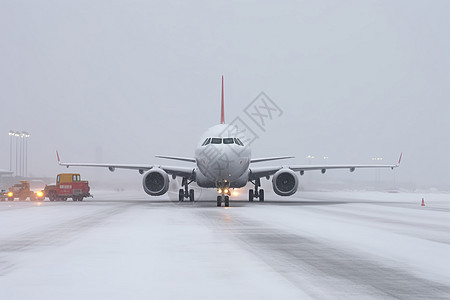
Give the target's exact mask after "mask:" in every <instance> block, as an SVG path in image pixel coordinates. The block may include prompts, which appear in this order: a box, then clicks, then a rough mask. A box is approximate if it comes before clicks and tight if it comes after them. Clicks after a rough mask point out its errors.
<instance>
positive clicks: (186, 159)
mask: <svg viewBox="0 0 450 300" xmlns="http://www.w3.org/2000/svg"><path fill="white" fill-rule="evenodd" d="M155 156H156V157H159V158H165V159H173V160H181V161H187V162H193V163H195V158H188V157H178V156H166V155H155Z"/></svg>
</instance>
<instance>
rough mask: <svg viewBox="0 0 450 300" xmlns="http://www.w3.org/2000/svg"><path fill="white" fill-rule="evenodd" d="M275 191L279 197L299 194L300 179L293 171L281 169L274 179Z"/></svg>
mask: <svg viewBox="0 0 450 300" xmlns="http://www.w3.org/2000/svg"><path fill="white" fill-rule="evenodd" d="M272 186H273V191H274V192H275V193H276V194H277V195H279V196H290V195H293V194H295V192H297V188H298V177H297V174H295V172H294V171H292V170H291V169H281V170H279V171H278V172H276V173H275V174H274V175H273V177H272Z"/></svg>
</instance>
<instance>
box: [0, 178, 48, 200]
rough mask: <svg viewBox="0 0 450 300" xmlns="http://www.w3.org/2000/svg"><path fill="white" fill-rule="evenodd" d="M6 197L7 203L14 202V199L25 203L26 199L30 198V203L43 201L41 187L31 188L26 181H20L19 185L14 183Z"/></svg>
mask: <svg viewBox="0 0 450 300" xmlns="http://www.w3.org/2000/svg"><path fill="white" fill-rule="evenodd" d="M38 185H40V182H38ZM7 196H8V201H14V200H15V199H19V200H20V201H25V200H27V199H28V198H30V200H31V201H43V200H44V198H45V197H44V191H43V189H42V186H41V187H31V186H30V183H29V182H28V181H26V180H22V181H20V183H16V184H15V185H13V186H12V187H10V188H9V192H8V194H7Z"/></svg>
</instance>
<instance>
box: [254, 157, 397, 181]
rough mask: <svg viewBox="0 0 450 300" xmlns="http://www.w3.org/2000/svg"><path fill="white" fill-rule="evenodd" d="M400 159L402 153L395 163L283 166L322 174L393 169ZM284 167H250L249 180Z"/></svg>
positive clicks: (295, 170) (297, 170)
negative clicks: (338, 170) (345, 170)
mask: <svg viewBox="0 0 450 300" xmlns="http://www.w3.org/2000/svg"><path fill="white" fill-rule="evenodd" d="M401 160H402V154H400V158H399V160H398V163H397V164H392V165H294V166H288V167H285V168H289V169H291V170H292V171H294V172H300V174H301V175H303V173H304V172H306V171H313V170H320V171H321V172H322V174H324V173H325V172H326V171H327V170H328V169H330V170H332V169H349V170H350V172H353V171H355V170H356V169H367V168H370V169H382V168H390V169H394V168H397V167H399V166H400V162H401ZM282 168H284V167H283V166H274V167H256V168H250V176H249V178H250V180H254V179H257V178H261V177H266V176H271V175H273V174H275V173H276V172H277V171H278V170H281V169H282Z"/></svg>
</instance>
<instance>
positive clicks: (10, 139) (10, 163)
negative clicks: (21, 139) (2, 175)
mask: <svg viewBox="0 0 450 300" xmlns="http://www.w3.org/2000/svg"><path fill="white" fill-rule="evenodd" d="M8 134H9V170H10V171H12V139H13V136H14V131H12V130H10V131H9V133H8Z"/></svg>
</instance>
